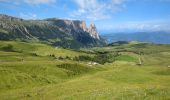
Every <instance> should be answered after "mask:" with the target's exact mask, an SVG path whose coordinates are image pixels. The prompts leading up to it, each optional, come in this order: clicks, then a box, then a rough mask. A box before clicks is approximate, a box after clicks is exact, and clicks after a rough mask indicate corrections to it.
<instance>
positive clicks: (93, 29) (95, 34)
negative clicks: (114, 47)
mask: <svg viewBox="0 0 170 100" xmlns="http://www.w3.org/2000/svg"><path fill="white" fill-rule="evenodd" d="M88 32H89V33H90V36H91V37H93V38H95V39H100V38H99V34H98V32H97V29H96V26H95V25H94V24H91V25H90V27H89V29H88Z"/></svg>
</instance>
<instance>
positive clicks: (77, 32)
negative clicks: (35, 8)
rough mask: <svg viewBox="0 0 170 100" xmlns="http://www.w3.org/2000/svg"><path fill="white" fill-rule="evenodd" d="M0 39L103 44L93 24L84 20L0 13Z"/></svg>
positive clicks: (76, 44)
mask: <svg viewBox="0 0 170 100" xmlns="http://www.w3.org/2000/svg"><path fill="white" fill-rule="evenodd" d="M0 40H19V41H40V42H45V43H48V44H52V45H55V46H62V47H67V48H79V47H91V46H100V45H102V44H104V42H103V39H101V38H100V37H99V35H98V32H97V29H96V27H95V25H94V24H91V25H90V27H89V28H88V27H87V26H86V23H85V22H84V21H80V20H66V19H57V18H48V19H44V20H24V19H21V18H16V17H12V16H8V15H3V14H0Z"/></svg>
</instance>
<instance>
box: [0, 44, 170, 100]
mask: <svg viewBox="0 0 170 100" xmlns="http://www.w3.org/2000/svg"><path fill="white" fill-rule="evenodd" d="M0 99H1V100H170V45H163V44H162V45H158V44H157V45H156V44H148V43H138V42H130V43H126V44H116V45H114V44H113V45H110V46H106V47H95V48H82V49H80V50H73V49H64V48H60V47H53V46H50V45H46V44H41V43H27V42H16V41H0Z"/></svg>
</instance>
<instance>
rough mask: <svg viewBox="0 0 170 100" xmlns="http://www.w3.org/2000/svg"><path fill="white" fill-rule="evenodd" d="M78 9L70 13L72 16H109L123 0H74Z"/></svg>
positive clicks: (97, 18) (94, 18)
mask: <svg viewBox="0 0 170 100" xmlns="http://www.w3.org/2000/svg"><path fill="white" fill-rule="evenodd" d="M74 2H75V3H76V5H77V6H78V9H77V10H75V11H73V12H72V13H71V16H72V17H76V18H82V19H90V20H100V19H107V18H111V16H112V14H114V13H115V12H117V11H119V10H120V9H121V7H122V4H123V3H124V2H125V0H74Z"/></svg>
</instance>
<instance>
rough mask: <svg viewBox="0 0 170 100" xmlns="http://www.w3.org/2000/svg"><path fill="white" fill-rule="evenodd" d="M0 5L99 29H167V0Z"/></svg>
mask: <svg viewBox="0 0 170 100" xmlns="http://www.w3.org/2000/svg"><path fill="white" fill-rule="evenodd" d="M0 8H1V9H0V13H1V14H8V15H12V16H16V17H20V18H24V19H45V18H52V17H56V18H64V19H79V20H85V21H86V22H87V24H88V25H89V24H90V23H91V22H94V23H95V24H96V26H97V28H98V30H99V31H100V32H134V31H170V0H0Z"/></svg>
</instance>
